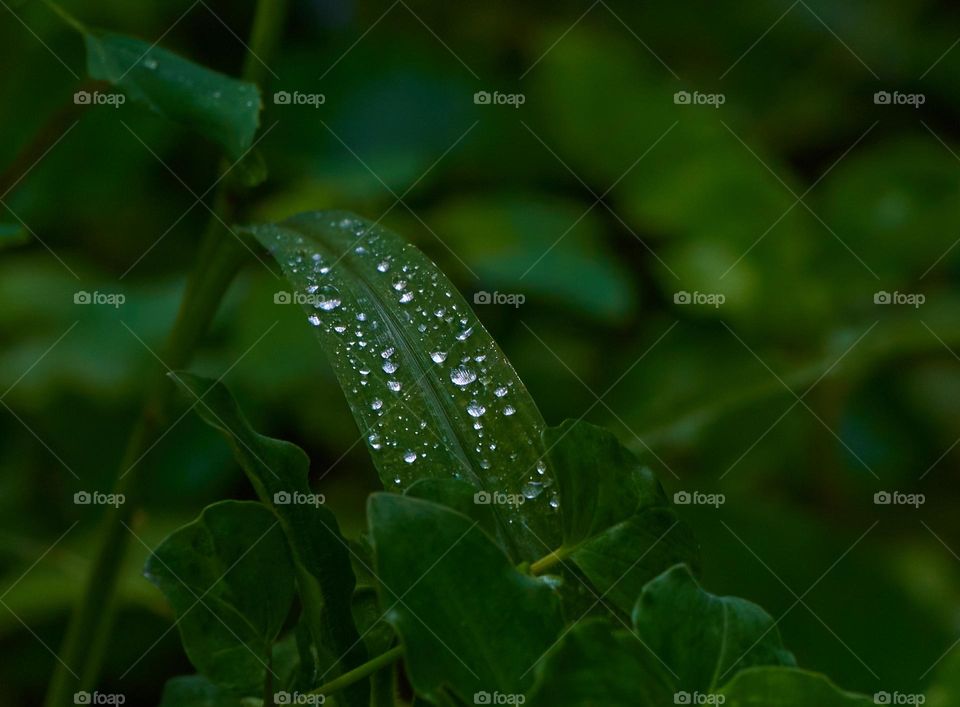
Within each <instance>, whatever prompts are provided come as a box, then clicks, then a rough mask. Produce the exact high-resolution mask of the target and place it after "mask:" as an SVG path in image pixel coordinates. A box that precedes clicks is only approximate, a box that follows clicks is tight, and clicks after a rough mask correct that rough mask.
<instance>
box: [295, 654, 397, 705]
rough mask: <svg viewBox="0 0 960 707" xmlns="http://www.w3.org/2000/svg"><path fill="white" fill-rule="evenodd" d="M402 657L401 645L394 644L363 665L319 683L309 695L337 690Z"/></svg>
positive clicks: (325, 693)
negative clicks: (322, 683) (321, 683)
mask: <svg viewBox="0 0 960 707" xmlns="http://www.w3.org/2000/svg"><path fill="white" fill-rule="evenodd" d="M402 657H403V646H395V647H393V648H391V649H390V650H388V651H387V652H386V653H381V654H380V655H378V656H377V657H375V658H371V659H370V660H368V661H367V662H366V663H364V664H363V665H358V666H357V667H356V668H354V669H353V670H348V671H347V672H345V673H344V674H343V675H341V676H340V677H338V678H336V679H334V680H331V681H330V682H328V683H327V684H325V685H321V686H320V687H318V688H317V689H316V690H311V691H310V694H311V695H329V694H330V693H332V692H338V691H339V690H342V689H344V688H345V687H349V686H350V685H352V684H353V683H355V682H358V681H360V680H363V679H364V678H365V677H367V676H369V675H372V674H373V673H375V672H377V671H378V670H380V668H384V667H386V666H388V665H390V664H391V663H393V662H394V661H397V660H399V659H400V658H402Z"/></svg>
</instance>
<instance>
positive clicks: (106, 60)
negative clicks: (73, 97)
mask: <svg viewBox="0 0 960 707" xmlns="http://www.w3.org/2000/svg"><path fill="white" fill-rule="evenodd" d="M84 41H85V43H86V47H87V73H88V74H90V76H91V77H92V78H94V79H100V80H103V81H109V82H110V83H112V84H114V85H115V86H117V87H118V88H120V89H123V91H124V92H125V93H126V94H127V95H128V96H129V97H130V99H131V100H133V101H136V102H138V103H142V104H144V105H146V106H147V107H148V108H150V109H151V110H153V111H155V112H156V113H159V114H160V115H162V116H164V117H166V118H168V119H170V120H172V121H173V122H175V123H180V124H182V125H185V126H186V127H188V128H190V129H192V130H195V131H197V132H198V133H200V134H201V135H204V136H205V137H207V138H209V139H211V140H213V141H214V142H217V143H219V144H220V145H221V146H222V147H223V149H224V150H225V151H226V153H227V154H228V155H229V156H230V157H231V158H232V159H235V160H236V159H239V158H240V157H241V155H243V154H244V152H246V150H247V149H249V147H250V146H251V145H252V144H253V136H254V135H255V134H256V132H257V127H258V126H259V124H260V90H259V89H258V88H257V87H256V86H255V85H254V84H252V83H248V82H246V81H239V80H237V79H234V78H231V77H229V76H226V75H224V74H221V73H218V72H216V71H212V70H210V69H207V68H205V67H203V66H200V65H199V64H195V63H193V62H192V61H189V60H188V59H184V58H183V57H181V56H179V55H177V54H174V53H173V52H170V51H167V50H166V49H161V48H160V47H157V46H155V45H151V44H148V43H147V42H143V41H141V40H139V39H134V38H132V37H125V36H122V35H118V34H109V33H101V32H91V31H87V32H85V33H84Z"/></svg>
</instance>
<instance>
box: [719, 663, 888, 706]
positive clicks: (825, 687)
mask: <svg viewBox="0 0 960 707" xmlns="http://www.w3.org/2000/svg"><path fill="white" fill-rule="evenodd" d="M720 694H721V695H723V696H724V697H726V702H725V703H724V704H725V705H726V707H761V706H762V707H811V705H816V707H870V706H871V705H875V704H891V703H890V702H881V701H874V699H872V698H870V697H867V696H866V695H858V694H855V693H853V692H845V691H844V690H841V689H840V688H838V687H837V686H836V685H834V684H833V683H832V682H831V681H830V680H829V679H828V678H827V677H825V676H823V675H820V674H818V673H811V672H807V671H805V670H799V669H797V668H770V667H764V668H750V669H748V670H744V671H741V672H740V673H737V675H736V676H735V677H734V678H733V680H731V681H730V682H729V683H728V684H727V685H726V686H724V688H723V689H722V690H721V691H720ZM881 699H882V698H881Z"/></svg>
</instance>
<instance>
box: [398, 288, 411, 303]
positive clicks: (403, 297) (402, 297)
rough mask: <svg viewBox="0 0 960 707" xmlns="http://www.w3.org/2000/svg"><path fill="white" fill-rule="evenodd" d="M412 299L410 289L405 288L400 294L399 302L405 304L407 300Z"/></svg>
mask: <svg viewBox="0 0 960 707" xmlns="http://www.w3.org/2000/svg"><path fill="white" fill-rule="evenodd" d="M412 299H413V293H412V292H410V290H407V291H406V292H404V293H403V294H402V295H400V302H401V303H402V304H406V303H407V302H409V301H410V300H412Z"/></svg>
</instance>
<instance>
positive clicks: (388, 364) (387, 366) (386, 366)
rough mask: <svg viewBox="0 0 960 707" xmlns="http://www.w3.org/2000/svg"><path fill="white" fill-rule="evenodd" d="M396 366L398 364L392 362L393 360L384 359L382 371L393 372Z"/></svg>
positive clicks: (397, 366)
mask: <svg viewBox="0 0 960 707" xmlns="http://www.w3.org/2000/svg"><path fill="white" fill-rule="evenodd" d="M398 368H400V366H399V364H396V363H394V362H393V361H384V362H383V372H384V373H394V372H395V371H396V370H397V369H398Z"/></svg>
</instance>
